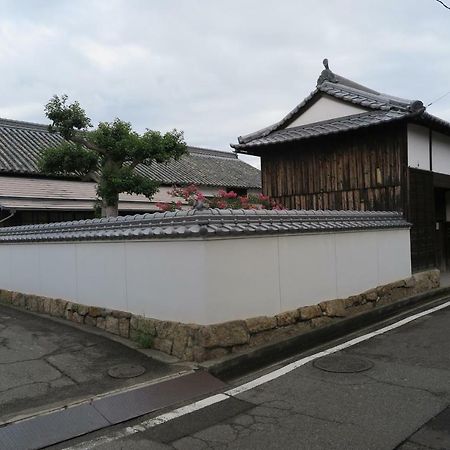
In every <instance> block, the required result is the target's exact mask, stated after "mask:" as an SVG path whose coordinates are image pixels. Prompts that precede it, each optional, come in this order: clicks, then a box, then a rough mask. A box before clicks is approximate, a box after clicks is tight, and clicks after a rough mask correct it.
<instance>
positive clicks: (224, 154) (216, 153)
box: [187, 145, 237, 159]
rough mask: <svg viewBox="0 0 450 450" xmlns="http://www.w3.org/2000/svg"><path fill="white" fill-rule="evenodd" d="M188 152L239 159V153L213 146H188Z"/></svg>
mask: <svg viewBox="0 0 450 450" xmlns="http://www.w3.org/2000/svg"><path fill="white" fill-rule="evenodd" d="M187 149H188V152H189V153H191V154H192V153H193V154H196V155H203V156H212V157H223V158H230V159H237V155H236V154H235V153H233V152H228V151H226V150H214V149H212V148H205V147H194V146H191V145H188V146H187Z"/></svg>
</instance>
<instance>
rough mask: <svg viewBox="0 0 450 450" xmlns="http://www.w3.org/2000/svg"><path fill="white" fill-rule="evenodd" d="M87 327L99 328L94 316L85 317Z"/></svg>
mask: <svg viewBox="0 0 450 450" xmlns="http://www.w3.org/2000/svg"><path fill="white" fill-rule="evenodd" d="M84 323H85V325H90V326H92V327H95V326H97V318H96V317H92V316H89V315H88V316H84Z"/></svg>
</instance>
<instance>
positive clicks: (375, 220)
mask: <svg viewBox="0 0 450 450" xmlns="http://www.w3.org/2000/svg"><path fill="white" fill-rule="evenodd" d="M409 226H410V224H408V223H407V222H406V221H405V220H404V219H403V217H402V216H401V214H399V213H396V212H373V211H369V212H367V211H366V212H360V211H305V210H289V211H287V210H283V211H273V210H219V209H205V210H191V211H176V212H164V213H155V214H143V215H135V216H121V217H117V218H109V219H93V220H81V221H74V222H61V223H51V224H40V225H25V226H20V227H9V228H0V243H1V242H4V243H8V242H42V241H86V240H97V241H98V240H111V239H113V240H130V239H131V240H133V239H157V238H186V237H205V238H207V237H214V236H224V235H242V234H250V235H251V234H273V233H275V234H279V233H311V232H312V233H316V232H321V231H328V232H329V231H340V230H341V231H345V230H370V229H382V228H408V227H409Z"/></svg>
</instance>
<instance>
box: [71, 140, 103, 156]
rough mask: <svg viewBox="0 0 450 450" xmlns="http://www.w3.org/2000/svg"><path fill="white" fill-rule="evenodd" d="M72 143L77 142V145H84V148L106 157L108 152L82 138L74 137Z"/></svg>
mask: <svg viewBox="0 0 450 450" xmlns="http://www.w3.org/2000/svg"><path fill="white" fill-rule="evenodd" d="M72 141H73V142H75V143H76V144H81V145H83V146H84V147H86V148H88V149H89V150H92V151H94V152H97V153H100V154H101V155H106V151H105V150H104V149H102V148H100V147H97V146H96V145H95V144H93V143H92V142H89V141H87V140H86V139H84V138H82V137H80V136H73V137H72Z"/></svg>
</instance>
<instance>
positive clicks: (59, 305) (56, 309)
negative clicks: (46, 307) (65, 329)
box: [50, 298, 68, 317]
mask: <svg viewBox="0 0 450 450" xmlns="http://www.w3.org/2000/svg"><path fill="white" fill-rule="evenodd" d="M67 303H68V302H67V301H66V300H61V299H59V298H57V299H51V301H50V314H51V315H52V316H55V317H65V314H66V310H67Z"/></svg>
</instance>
